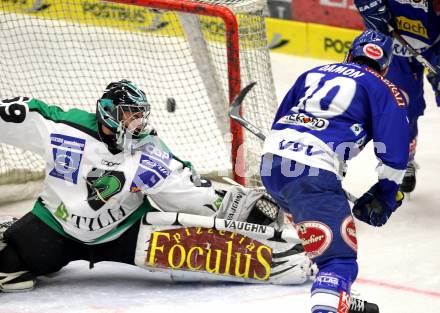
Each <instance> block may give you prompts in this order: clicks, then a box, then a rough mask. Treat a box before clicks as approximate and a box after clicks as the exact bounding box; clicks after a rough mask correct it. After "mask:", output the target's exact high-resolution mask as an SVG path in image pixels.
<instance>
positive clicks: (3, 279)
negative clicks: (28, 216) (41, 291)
mask: <svg viewBox="0 0 440 313" xmlns="http://www.w3.org/2000/svg"><path fill="white" fill-rule="evenodd" d="M16 220H17V219H16V218H15V217H11V216H0V251H1V250H3V249H4V248H5V247H6V243H5V242H4V241H3V233H4V232H5V231H6V229H8V228H9V227H10V226H11V225H12V224H13V223H14V222H15V221H16ZM34 287H35V277H34V275H32V274H31V273H29V272H28V271H20V272H15V273H1V272H0V291H3V292H21V291H29V290H32V289H34Z"/></svg>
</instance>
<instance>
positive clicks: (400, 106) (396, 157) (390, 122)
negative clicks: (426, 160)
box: [372, 86, 409, 203]
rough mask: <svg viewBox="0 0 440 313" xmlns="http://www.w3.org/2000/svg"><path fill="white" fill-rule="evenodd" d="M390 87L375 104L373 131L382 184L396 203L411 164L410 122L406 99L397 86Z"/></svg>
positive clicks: (391, 200) (380, 182)
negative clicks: (396, 197)
mask: <svg viewBox="0 0 440 313" xmlns="http://www.w3.org/2000/svg"><path fill="white" fill-rule="evenodd" d="M387 88H388V89H389V90H386V88H385V89H384V92H382V94H381V95H380V96H379V97H378V99H376V102H373V103H372V108H373V110H372V121H373V122H372V132H373V141H374V147H375V154H376V156H377V158H378V159H379V165H378V167H377V169H376V170H377V172H378V178H379V184H380V186H381V189H382V190H383V191H384V194H389V195H390V199H388V201H390V203H393V202H394V199H395V195H396V193H397V191H398V189H399V186H400V184H401V183H402V180H403V176H404V174H405V170H406V167H407V163H408V155H409V122H408V117H407V103H406V100H405V98H404V96H403V95H402V94H401V93H400V92H399V91H398V89H397V88H396V87H395V86H391V87H389V86H388V87H387Z"/></svg>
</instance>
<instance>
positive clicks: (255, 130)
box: [229, 82, 358, 203]
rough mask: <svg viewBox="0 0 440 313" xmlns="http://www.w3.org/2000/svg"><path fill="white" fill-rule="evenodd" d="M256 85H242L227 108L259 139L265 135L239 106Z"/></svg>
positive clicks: (236, 119)
mask: <svg viewBox="0 0 440 313" xmlns="http://www.w3.org/2000/svg"><path fill="white" fill-rule="evenodd" d="M255 85H256V82H253V83H250V84H249V85H247V86H246V87H244V88H243V89H242V90H241V91H240V92H239V93H238V95H237V96H236V97H235V99H234V101H232V104H231V108H230V109H229V117H230V118H232V119H233V120H234V121H237V122H238V123H239V124H240V125H242V126H243V127H244V128H246V129H247V130H249V131H250V132H251V133H252V134H254V135H255V136H257V137H258V138H260V139H261V140H263V141H264V140H266V136H265V135H264V134H263V132H262V131H261V130H259V129H258V127H256V126H254V125H252V124H251V123H250V122H249V121H247V120H246V119H245V118H244V117H242V116H241V115H240V107H241V105H242V103H243V100H244V98H245V97H246V95H247V94H248V92H249V91H250V90H251V89H252V88H253V87H254V86H255ZM344 193H345V196H346V197H347V200H348V201H350V202H351V203H356V201H357V200H358V198H357V197H356V196H355V195H353V194H351V193H350V192H348V191H347V190H344Z"/></svg>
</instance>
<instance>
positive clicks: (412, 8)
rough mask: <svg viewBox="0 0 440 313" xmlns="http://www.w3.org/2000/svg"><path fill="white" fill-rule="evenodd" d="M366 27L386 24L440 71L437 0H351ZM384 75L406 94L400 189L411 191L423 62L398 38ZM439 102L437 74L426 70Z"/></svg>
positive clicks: (384, 27)
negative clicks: (406, 150) (406, 153)
mask: <svg viewBox="0 0 440 313" xmlns="http://www.w3.org/2000/svg"><path fill="white" fill-rule="evenodd" d="M354 3H355V5H356V6H357V8H358V10H359V12H360V14H361V16H362V18H363V20H364V22H365V25H366V26H367V28H369V29H375V30H379V31H381V32H383V33H388V31H389V29H388V25H387V24H390V25H391V26H393V28H394V29H395V30H396V31H397V32H398V33H399V34H401V35H402V36H403V38H404V39H406V40H407V41H408V42H409V43H410V44H411V46H412V47H413V48H415V49H416V50H417V51H418V52H419V53H421V54H422V55H423V56H424V57H425V59H427V60H428V61H429V62H430V63H431V64H432V65H433V66H435V67H436V68H437V72H438V73H440V0H430V1H427V0H423V1H415V0H388V1H386V0H355V1H354ZM393 54H394V58H393V61H392V62H391V64H390V68H389V71H388V74H387V75H386V78H388V79H389V80H391V81H392V82H393V83H394V84H396V85H397V86H398V87H399V88H401V89H402V90H404V91H405V92H406V93H407V94H408V95H409V99H410V101H409V107H408V117H409V121H410V157H409V162H408V168H407V171H406V173H405V177H404V179H403V183H402V186H401V190H402V191H404V192H412V191H413V190H414V188H415V186H416V173H415V172H416V163H415V162H414V155H415V152H416V145H417V134H418V127H417V120H418V118H419V116H421V115H423V112H424V110H425V106H426V104H425V100H424V98H423V93H424V92H423V76H424V75H423V70H424V69H423V66H422V65H421V64H419V63H418V62H417V61H416V60H415V58H414V57H413V56H412V55H411V54H410V53H409V51H408V50H407V49H406V48H405V47H403V46H402V45H401V44H400V43H399V42H398V41H396V42H395V43H394V47H393ZM428 81H429V82H430V83H431V85H432V88H433V89H434V92H435V95H436V102H437V105H439V106H440V75H438V74H437V75H435V74H432V73H431V74H428Z"/></svg>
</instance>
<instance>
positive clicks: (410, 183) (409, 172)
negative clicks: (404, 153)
mask: <svg viewBox="0 0 440 313" xmlns="http://www.w3.org/2000/svg"><path fill="white" fill-rule="evenodd" d="M417 169H418V165H417V163H416V162H415V161H414V160H412V161H410V162H409V163H408V167H407V168H406V172H405V176H404V177H403V181H402V184H401V185H400V191H402V192H407V193H408V192H413V191H414V189H415V188H416V170H417Z"/></svg>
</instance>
